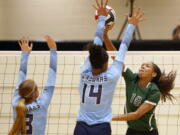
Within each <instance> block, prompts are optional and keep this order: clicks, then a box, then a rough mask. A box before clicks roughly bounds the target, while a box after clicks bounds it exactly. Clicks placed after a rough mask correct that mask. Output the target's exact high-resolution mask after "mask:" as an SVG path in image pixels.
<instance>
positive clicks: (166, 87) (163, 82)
mask: <svg viewBox="0 0 180 135" xmlns="http://www.w3.org/2000/svg"><path fill="white" fill-rule="evenodd" d="M152 64H153V68H154V71H155V72H156V73H157V75H156V77H155V78H153V80H152V82H154V83H155V84H156V85H157V86H158V88H159V89H160V92H161V99H162V101H163V102H165V101H166V100H167V99H169V100H171V101H172V100H173V98H174V96H173V95H172V94H171V93H170V92H171V90H172V89H173V88H174V80H175V78H176V72H175V71H170V72H169V73H168V74H166V73H165V71H163V72H161V70H160V68H159V67H158V66H157V65H156V64H154V63H152Z"/></svg>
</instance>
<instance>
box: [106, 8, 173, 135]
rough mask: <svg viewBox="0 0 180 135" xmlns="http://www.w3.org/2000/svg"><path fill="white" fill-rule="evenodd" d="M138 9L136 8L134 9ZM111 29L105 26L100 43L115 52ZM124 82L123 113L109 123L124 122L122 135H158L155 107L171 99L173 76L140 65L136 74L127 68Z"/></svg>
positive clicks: (147, 65) (149, 63) (149, 65)
mask: <svg viewBox="0 0 180 135" xmlns="http://www.w3.org/2000/svg"><path fill="white" fill-rule="evenodd" d="M138 10H139V9H138ZM110 29H112V27H106V28H105V31H104V42H105V45H106V48H107V50H113V51H114V50H116V48H115V47H114V46H113V44H112V43H111V41H110V40H109V38H108V34H107V33H108V31H109V30H110ZM122 75H123V77H124V80H125V82H126V106H125V114H124V115H119V116H116V117H113V121H127V123H128V130H127V132H126V135H158V130H157V125H156V120H155V113H154V111H155V108H156V106H157V104H158V102H159V100H160V96H161V97H162V100H163V101H166V99H170V100H172V98H173V95H171V94H170V91H171V90H172V89H173V87H174V80H175V76H176V73H175V72H173V71H171V72H170V73H168V74H165V72H161V70H160V68H159V67H158V66H157V65H156V64H154V63H153V62H146V63H143V64H142V65H141V68H140V69H139V73H133V72H132V71H131V70H130V69H129V68H127V70H126V71H125V72H123V74H122Z"/></svg>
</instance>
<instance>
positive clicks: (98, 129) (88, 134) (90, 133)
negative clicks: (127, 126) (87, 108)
mask: <svg viewBox="0 0 180 135" xmlns="http://www.w3.org/2000/svg"><path fill="white" fill-rule="evenodd" d="M74 135H111V125H110V123H101V124H95V125H88V124H86V123H85V122H82V121H78V122H77V123H76V127H75V129H74Z"/></svg>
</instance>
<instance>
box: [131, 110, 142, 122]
mask: <svg viewBox="0 0 180 135" xmlns="http://www.w3.org/2000/svg"><path fill="white" fill-rule="evenodd" d="M141 116H142V114H141V113H140V112H137V111H136V112H135V113H134V118H133V120H137V119H139V118H140V117H141Z"/></svg>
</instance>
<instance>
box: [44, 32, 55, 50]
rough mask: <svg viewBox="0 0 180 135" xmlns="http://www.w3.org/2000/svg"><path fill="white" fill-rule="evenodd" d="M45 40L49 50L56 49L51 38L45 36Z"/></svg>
mask: <svg viewBox="0 0 180 135" xmlns="http://www.w3.org/2000/svg"><path fill="white" fill-rule="evenodd" d="M45 39H46V42H47V45H48V47H49V49H57V45H56V42H55V41H54V39H53V38H52V37H51V36H48V35H46V36H45Z"/></svg>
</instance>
